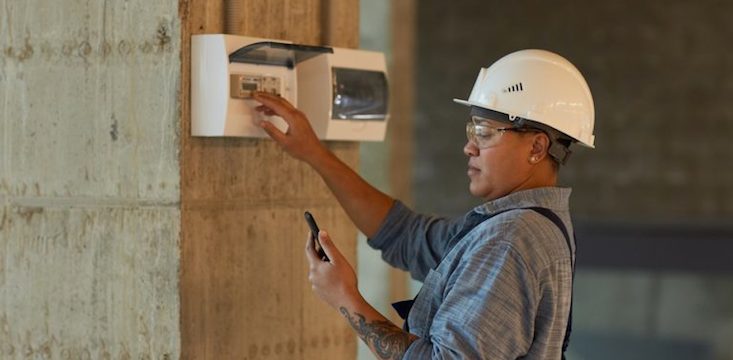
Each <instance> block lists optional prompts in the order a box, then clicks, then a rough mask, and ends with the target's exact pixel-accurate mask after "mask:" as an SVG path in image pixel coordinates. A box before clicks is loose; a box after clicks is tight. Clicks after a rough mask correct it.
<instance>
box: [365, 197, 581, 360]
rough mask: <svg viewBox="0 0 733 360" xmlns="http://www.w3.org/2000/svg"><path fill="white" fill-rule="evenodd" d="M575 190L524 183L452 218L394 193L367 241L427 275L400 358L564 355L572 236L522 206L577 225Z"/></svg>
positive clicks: (420, 274)
mask: <svg viewBox="0 0 733 360" xmlns="http://www.w3.org/2000/svg"><path fill="white" fill-rule="evenodd" d="M570 192H571V191H570V189H563V188H554V187H553V188H538V189H530V190H523V191H519V192H515V193H512V194H509V195H507V196H505V197H503V198H500V199H496V200H493V201H490V202H487V203H485V204H483V205H481V206H478V207H476V208H474V209H473V210H472V211H471V212H469V213H468V214H466V215H465V216H462V217H458V218H453V219H447V218H440V217H432V216H425V215H420V214H416V213H414V212H413V211H411V210H410V209H408V208H407V207H405V206H404V205H403V204H402V203H401V202H398V201H397V202H395V204H394V205H393V207H392V209H391V210H390V212H389V214H388V215H387V217H386V219H385V220H384V222H383V223H382V225H381V227H380V229H379V231H378V232H377V234H376V235H375V236H374V237H373V238H371V239H369V244H370V246H372V247H373V248H375V249H378V250H381V251H382V258H383V259H384V260H385V261H386V262H388V263H389V264H391V265H393V266H396V267H398V268H400V269H404V270H408V271H410V273H411V274H412V277H413V278H415V279H416V280H419V281H422V282H423V287H422V289H421V290H420V293H419V294H418V296H417V298H416V299H415V303H414V305H413V307H412V310H411V311H410V315H409V317H408V319H407V321H408V325H409V328H410V332H412V333H414V334H415V335H417V336H419V337H420V339H418V340H416V341H415V342H413V343H412V344H411V345H410V347H409V348H408V349H407V352H406V353H405V356H404V359H560V357H561V348H562V341H563V337H564V335H565V327H566V323H567V319H568V312H569V310H570V296H571V292H572V269H571V259H570V256H569V252H568V245H567V242H566V240H565V237H564V236H563V234H562V231H561V230H560V229H559V228H558V227H557V226H556V225H555V224H553V223H552V222H551V221H550V220H549V219H547V218H546V217H544V216H542V215H540V214H538V213H536V212H535V211H532V210H526V209H522V208H527V207H544V208H548V209H550V210H552V211H553V212H555V213H556V214H557V215H558V216H559V217H560V219H562V221H563V223H564V224H565V226H566V227H567V230H568V232H569V233H570V234H572V233H573V231H572V225H571V222H570V214H569V211H568V200H569V198H570ZM493 214H497V215H496V216H493V217H491V218H489V219H488V220H486V221H484V222H482V223H480V224H479V225H477V226H475V227H473V228H466V226H464V225H466V224H470V223H472V220H475V217H476V216H478V217H485V216H486V215H489V216H490V215H493ZM473 223H475V221H473ZM462 233H463V234H465V235H462ZM456 235H458V236H456ZM574 252H575V249H574V248H573V253H574Z"/></svg>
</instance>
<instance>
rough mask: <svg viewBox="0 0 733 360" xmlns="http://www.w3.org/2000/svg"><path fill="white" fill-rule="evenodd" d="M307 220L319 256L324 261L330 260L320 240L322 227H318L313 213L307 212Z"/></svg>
mask: <svg viewBox="0 0 733 360" xmlns="http://www.w3.org/2000/svg"><path fill="white" fill-rule="evenodd" d="M304 215H305V221H306V222H307V223H308V226H310V228H311V238H312V239H313V242H314V243H315V247H316V252H317V253H318V257H320V258H321V260H323V261H330V260H329V258H328V256H326V252H325V251H323V247H322V246H321V242H320V241H318V232H319V231H320V229H318V224H316V219H314V218H313V215H311V213H310V212H308V211H306V212H305V214H304Z"/></svg>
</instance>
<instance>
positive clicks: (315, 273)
mask: <svg viewBox="0 0 733 360" xmlns="http://www.w3.org/2000/svg"><path fill="white" fill-rule="evenodd" d="M318 239H319V241H320V242H321V247H323V251H325V252H326V255H327V256H328V258H329V259H330V261H323V260H321V258H320V257H319V256H318V253H317V252H316V249H315V242H314V241H313V239H312V237H311V236H310V235H309V236H308V242H307V243H306V247H305V256H306V257H307V258H308V263H309V265H310V270H309V272H308V280H309V281H310V282H311V287H312V288H313V292H315V293H316V295H318V297H319V298H321V300H323V301H325V302H326V303H327V304H328V305H330V306H331V307H333V308H334V309H336V310H338V309H339V308H341V307H343V306H351V305H352V304H354V302H355V301H358V300H359V299H361V294H359V289H358V287H357V280H356V274H355V273H354V269H353V268H352V267H351V265H350V264H349V262H348V261H347V260H346V258H345V257H344V256H343V255H342V254H341V252H340V251H339V250H338V249H337V248H336V246H335V245H334V244H333V242H332V241H331V237H330V236H328V234H327V233H326V232H325V231H321V232H320V233H319V234H318Z"/></svg>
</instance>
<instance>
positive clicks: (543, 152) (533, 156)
mask: <svg viewBox="0 0 733 360" xmlns="http://www.w3.org/2000/svg"><path fill="white" fill-rule="evenodd" d="M549 148H550V138H549V137H547V134H545V133H543V132H538V133H536V134H534V136H532V149H531V151H530V154H529V162H530V164H537V163H539V162H540V161H542V159H544V158H545V157H546V156H547V151H548V149H549Z"/></svg>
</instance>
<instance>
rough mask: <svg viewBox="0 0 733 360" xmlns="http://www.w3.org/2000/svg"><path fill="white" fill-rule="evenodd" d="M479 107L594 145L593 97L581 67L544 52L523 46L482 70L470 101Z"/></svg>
mask: <svg viewBox="0 0 733 360" xmlns="http://www.w3.org/2000/svg"><path fill="white" fill-rule="evenodd" d="M454 101H455V102H457V103H460V104H464V105H469V106H477V107H480V108H483V109H488V110H493V111H496V112H499V113H503V114H506V115H508V117H509V119H510V120H511V121H514V120H515V119H517V118H522V119H525V120H530V121H534V122H536V123H539V124H542V125H546V126H548V127H550V128H552V129H555V130H557V131H559V132H561V133H562V134H565V135H567V136H568V137H570V138H572V140H574V141H576V142H578V143H580V144H582V145H585V146H587V147H590V148H593V142H594V141H593V140H594V136H593V123H594V121H595V115H594V114H595V111H594V108H593V96H592V95H591V93H590V89H589V88H588V84H587V83H586V82H585V79H584V78H583V75H581V74H580V71H578V69H576V68H575V66H573V64H571V63H570V62H569V61H568V60H566V59H565V58H563V57H562V56H560V55H557V54H555V53H552V52H549V51H545V50H520V51H517V52H513V53H511V54H509V55H506V56H504V57H503V58H501V59H499V60H498V61H496V62H495V63H493V64H492V65H491V66H490V67H489V68H488V69H487V68H482V69H481V72H479V74H478V78H476V83H475V84H474V85H473V90H471V95H470V96H469V97H468V100H460V99H454Z"/></svg>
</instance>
